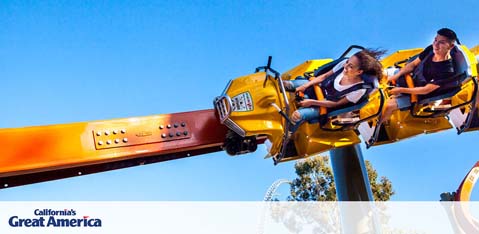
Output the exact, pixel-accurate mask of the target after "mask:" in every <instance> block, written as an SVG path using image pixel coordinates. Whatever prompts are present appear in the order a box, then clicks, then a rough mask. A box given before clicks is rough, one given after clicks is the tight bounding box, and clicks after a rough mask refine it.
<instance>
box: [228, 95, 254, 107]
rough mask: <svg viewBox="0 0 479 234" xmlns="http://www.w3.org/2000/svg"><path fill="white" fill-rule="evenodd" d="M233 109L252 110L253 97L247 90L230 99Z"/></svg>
mask: <svg viewBox="0 0 479 234" xmlns="http://www.w3.org/2000/svg"><path fill="white" fill-rule="evenodd" d="M231 102H232V103H233V111H238V112H245V111H252V110H253V99H251V94H250V93H249V92H245V93H240V94H238V95H236V96H234V97H233V98H232V99H231Z"/></svg>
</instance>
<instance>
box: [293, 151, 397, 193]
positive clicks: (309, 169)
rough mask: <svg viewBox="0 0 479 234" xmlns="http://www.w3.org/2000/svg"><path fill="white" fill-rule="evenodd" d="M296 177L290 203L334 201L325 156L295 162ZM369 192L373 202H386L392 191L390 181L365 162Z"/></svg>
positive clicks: (328, 166) (328, 167) (332, 184)
mask: <svg viewBox="0 0 479 234" xmlns="http://www.w3.org/2000/svg"><path fill="white" fill-rule="evenodd" d="M294 168H295V170H296V174H297V175H298V177H297V178H296V179H294V180H293V182H292V183H291V195H290V196H288V200H290V201H335V200H337V198H336V187H335V184H334V177H333V171H332V169H331V166H330V164H329V158H328V157H327V156H317V157H311V158H308V159H305V160H302V161H298V162H296V164H295V166H294ZM366 169H367V172H368V177H369V181H370V183H371V190H372V193H373V197H374V200H375V201H388V200H389V199H390V198H391V196H392V195H394V190H393V187H392V183H391V181H390V180H389V179H388V178H386V177H384V176H382V177H381V178H380V179H379V180H378V173H377V172H376V170H375V169H374V168H373V167H372V165H371V163H370V162H369V161H367V160H366Z"/></svg>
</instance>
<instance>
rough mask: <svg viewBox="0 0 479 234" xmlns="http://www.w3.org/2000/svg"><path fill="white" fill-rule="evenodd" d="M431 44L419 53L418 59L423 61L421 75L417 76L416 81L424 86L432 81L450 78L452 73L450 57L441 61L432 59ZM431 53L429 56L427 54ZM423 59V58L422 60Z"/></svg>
mask: <svg viewBox="0 0 479 234" xmlns="http://www.w3.org/2000/svg"><path fill="white" fill-rule="evenodd" d="M431 54H432V46H428V47H427V48H426V49H424V50H423V51H422V52H421V53H420V54H419V59H420V60H421V62H424V67H423V77H421V76H419V77H417V78H419V79H420V80H418V82H419V83H420V84H421V85H422V86H424V85H426V84H428V83H434V81H437V80H442V79H447V78H450V77H452V76H453V75H454V64H453V63H452V59H448V60H445V61H441V62H434V61H432V57H433V56H432V55H431ZM428 55H431V56H428ZM424 59H425V60H424Z"/></svg>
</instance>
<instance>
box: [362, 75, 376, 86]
mask: <svg viewBox="0 0 479 234" xmlns="http://www.w3.org/2000/svg"><path fill="white" fill-rule="evenodd" d="M361 78H362V79H363V81H364V83H366V84H372V85H373V86H374V88H377V87H379V81H378V78H377V76H372V75H366V74H362V75H361Z"/></svg>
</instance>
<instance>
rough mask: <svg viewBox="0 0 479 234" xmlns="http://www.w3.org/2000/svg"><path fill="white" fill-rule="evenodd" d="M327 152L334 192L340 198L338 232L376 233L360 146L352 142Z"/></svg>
mask: <svg viewBox="0 0 479 234" xmlns="http://www.w3.org/2000/svg"><path fill="white" fill-rule="evenodd" d="M330 153H331V154H330V155H331V166H332V168H333V174H334V181H335V183H336V195H337V198H338V201H340V203H339V209H340V213H341V227H342V233H344V234H350V233H351V234H353V233H354V234H358V233H380V231H379V230H380V229H379V228H378V226H377V222H376V221H375V218H374V216H375V215H374V212H373V211H374V209H373V204H372V203H371V202H370V201H373V200H374V199H373V195H372V191H371V185H370V183H369V178H368V174H367V170H366V163H365V162H364V159H363V156H362V154H361V148H360V147H359V145H357V144H356V145H354V146H348V147H343V148H339V149H334V150H331V151H330ZM350 201H366V202H365V203H364V202H361V203H357V202H350Z"/></svg>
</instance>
